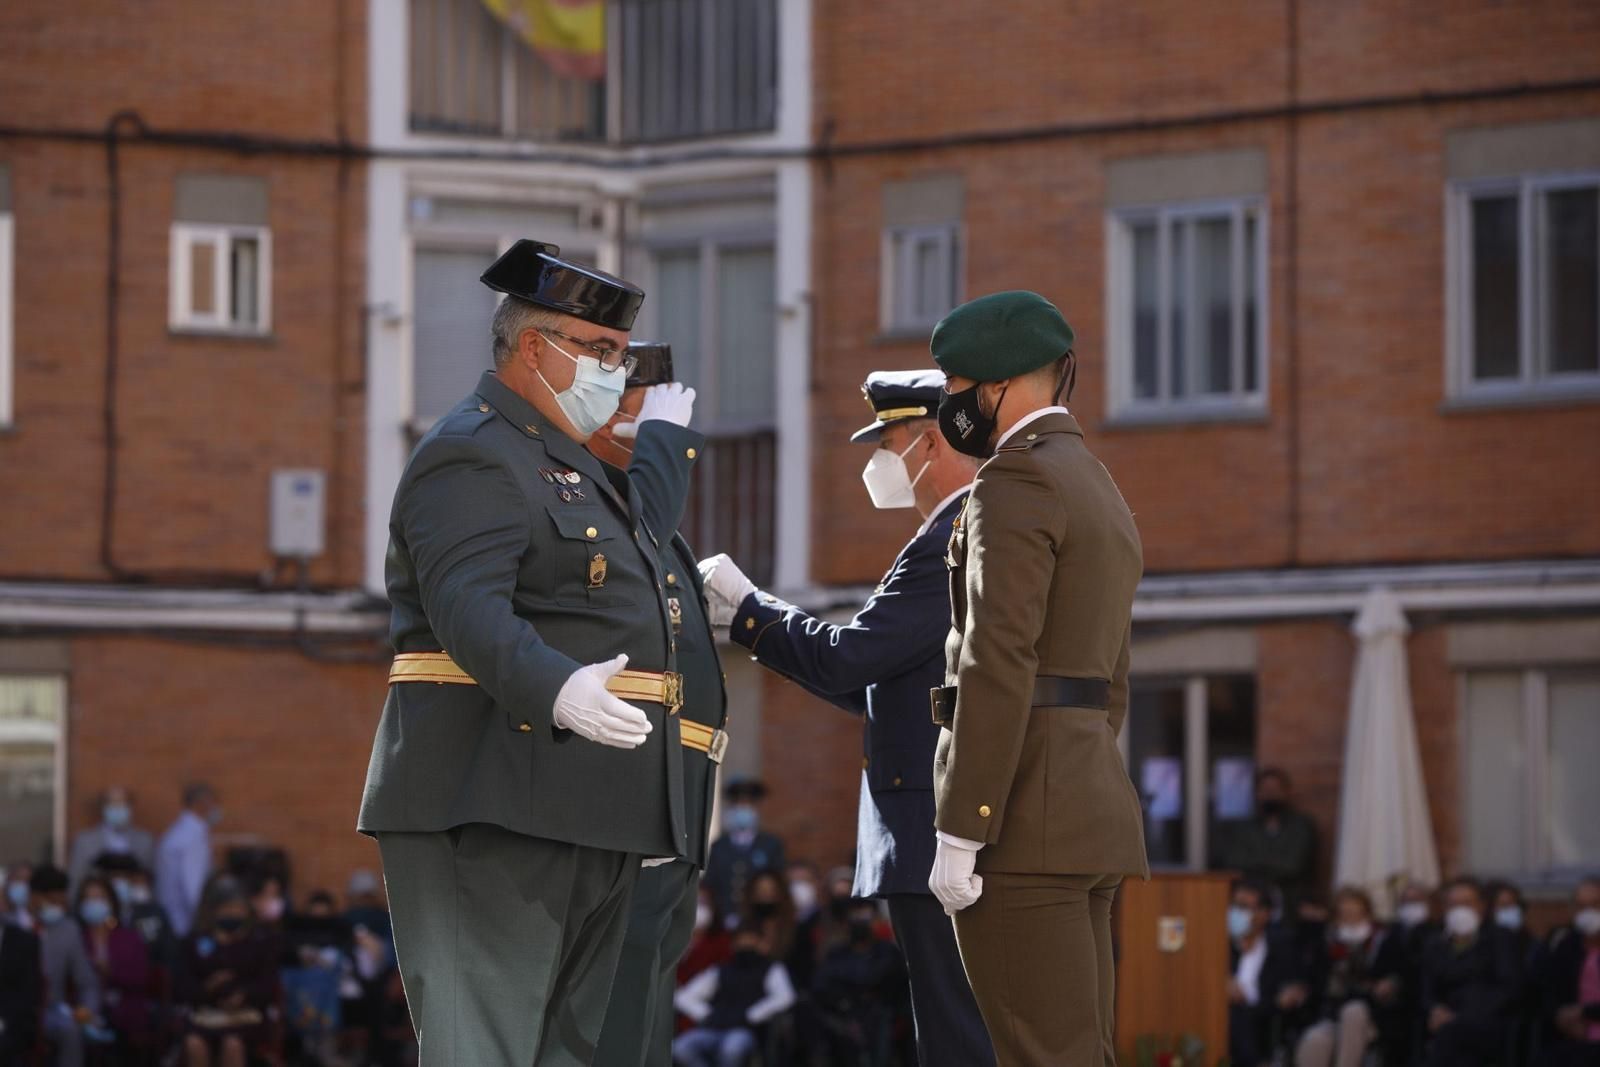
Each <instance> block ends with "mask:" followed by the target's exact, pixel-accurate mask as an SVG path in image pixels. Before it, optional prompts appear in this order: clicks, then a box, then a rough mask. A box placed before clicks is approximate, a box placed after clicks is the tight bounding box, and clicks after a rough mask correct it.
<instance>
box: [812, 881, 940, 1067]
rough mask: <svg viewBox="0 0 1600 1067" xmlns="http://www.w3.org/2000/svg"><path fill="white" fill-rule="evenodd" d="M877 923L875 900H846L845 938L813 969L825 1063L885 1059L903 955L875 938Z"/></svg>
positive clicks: (865, 1066) (898, 1006)
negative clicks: (848, 903)
mask: <svg viewBox="0 0 1600 1067" xmlns="http://www.w3.org/2000/svg"><path fill="white" fill-rule="evenodd" d="M878 925H879V914H878V905H877V903H876V902H875V901H871V900H854V901H851V903H850V908H849V913H848V918H847V929H848V930H849V936H848V939H847V940H846V941H845V942H844V943H843V944H840V945H835V946H834V948H833V949H832V950H831V951H830V952H829V953H828V955H827V957H826V958H825V959H824V960H823V961H822V963H821V964H820V965H818V967H817V975H816V978H815V980H814V981H813V983H812V998H813V1001H814V1002H815V1005H816V1012H817V1016H818V1020H819V1023H820V1030H821V1033H822V1035H823V1037H824V1040H825V1042H826V1050H827V1062H829V1063H851V1064H861V1065H862V1067H886V1065H887V1064H888V1063H889V1057H890V1052H891V1049H892V1047H893V1040H894V1024H895V1019H896V1017H897V1016H899V1015H900V1014H901V1012H902V1011H903V1009H904V1007H905V1001H906V997H907V993H908V989H907V985H906V965H905V959H904V957H903V956H901V954H900V950H899V949H897V948H896V947H895V946H894V944H893V943H891V942H889V941H885V940H884V939H883V938H881V937H880V936H879V934H878ZM919 1062H920V1061H919Z"/></svg>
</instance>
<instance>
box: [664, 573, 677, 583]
mask: <svg viewBox="0 0 1600 1067" xmlns="http://www.w3.org/2000/svg"><path fill="white" fill-rule="evenodd" d="M667 584H668V585H677V584H678V576H677V575H676V574H673V573H672V572H670V571H669V572H667Z"/></svg>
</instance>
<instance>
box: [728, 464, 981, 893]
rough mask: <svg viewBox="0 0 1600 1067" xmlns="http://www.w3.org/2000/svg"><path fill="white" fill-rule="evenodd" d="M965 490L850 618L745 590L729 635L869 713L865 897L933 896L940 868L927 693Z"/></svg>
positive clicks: (934, 675)
mask: <svg viewBox="0 0 1600 1067" xmlns="http://www.w3.org/2000/svg"><path fill="white" fill-rule="evenodd" d="M965 502H966V494H965V493H963V494H962V495H961V496H959V497H957V498H956V499H955V500H952V501H951V502H949V503H948V504H946V505H945V507H944V508H943V509H942V510H941V511H940V512H939V514H938V516H937V517H935V519H934V521H933V523H932V524H931V525H930V526H929V527H928V529H927V531H926V532H924V533H921V534H919V535H917V536H916V537H914V538H912V539H911V542H910V543H909V544H907V545H906V547H905V548H903V549H901V550H900V555H899V557H897V558H896V559H895V561H894V566H892V567H890V568H889V572H888V574H886V575H885V576H884V579H883V582H882V584H880V585H879V586H878V588H877V591H876V592H874V593H873V594H872V598H871V599H870V600H868V601H867V603H866V606H864V607H863V608H862V609H861V611H860V612H859V613H857V615H856V617H855V618H853V619H851V620H850V621H849V622H848V623H846V624H844V625H843V626H836V625H834V624H832V623H827V622H823V621H822V620H821V619H818V618H816V617H815V616H812V615H808V614H806V613H805V612H804V611H801V610H800V609H799V608H797V607H795V606H794V605H793V604H786V603H784V602H783V601H782V600H779V599H778V598H777V597H774V596H772V595H770V594H768V593H755V594H752V595H750V596H748V597H746V598H745V601H744V603H743V604H741V605H740V606H739V613H738V614H737V615H736V616H735V617H734V620H733V626H732V629H731V631H730V636H731V637H732V639H733V641H734V642H735V643H737V644H740V645H743V646H744V647H745V648H748V649H749V650H750V651H751V652H752V653H754V654H755V658H756V659H757V660H758V661H759V662H761V663H762V664H763V665H765V666H767V667H770V668H771V669H772V670H775V671H777V672H778V673H779V674H781V675H783V676H784V677H786V678H789V679H791V680H793V681H795V682H798V683H799V684H800V685H802V686H804V687H805V688H807V689H809V690H811V691H812V692H813V693H815V694H817V695H818V696H820V697H822V698H824V699H825V700H828V701H831V702H832V703H834V704H836V705H838V706H839V707H841V708H843V709H844V710H846V711H848V712H851V713H853V714H856V715H864V716H865V719H864V727H865V728H864V729H863V731H862V741H863V751H862V757H863V758H862V761H861V766H862V770H861V804H860V807H859V809H858V813H857V817H856V882H855V895H856V896H858V897H877V896H888V895H890V894H893V893H927V892H928V874H929V872H930V871H932V869H933V851H934V840H935V839H934V830H933V749H934V743H935V742H936V741H937V740H938V737H939V728H938V727H937V726H935V725H934V724H933V717H932V715H931V713H930V711H929V704H928V690H929V689H931V688H933V687H934V686H938V685H943V684H944V639H945V636H946V635H947V634H948V633H949V632H950V587H949V570H948V569H947V568H946V566H945V561H944V558H945V550H946V548H947V547H948V545H949V541H950V526H951V523H952V522H954V521H955V517H956V515H957V513H958V512H960V510H961V505H962V504H963V503H965Z"/></svg>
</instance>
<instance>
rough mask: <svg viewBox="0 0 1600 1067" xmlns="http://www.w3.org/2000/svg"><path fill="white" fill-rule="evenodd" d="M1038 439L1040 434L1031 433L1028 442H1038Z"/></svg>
mask: <svg viewBox="0 0 1600 1067" xmlns="http://www.w3.org/2000/svg"><path fill="white" fill-rule="evenodd" d="M1038 437H1039V435H1038V434H1036V433H1030V434H1029V435H1028V440H1030V441H1033V440H1037V439H1038Z"/></svg>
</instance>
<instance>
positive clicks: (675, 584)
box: [628, 419, 728, 867]
mask: <svg viewBox="0 0 1600 1067" xmlns="http://www.w3.org/2000/svg"><path fill="white" fill-rule="evenodd" d="M704 448H705V438H704V436H702V435H701V434H699V433H696V432H695V431H693V430H690V429H687V428H685V427H682V426H676V425H674V424H672V423H670V422H665V421H663V420H661V419H651V420H649V421H648V422H642V423H640V424H639V436H638V437H636V438H635V439H634V444H633V460H632V461H631V462H630V463H629V464H628V474H629V476H630V477H631V478H632V479H633V483H634V485H635V486H637V487H638V489H639V497H640V498H641V499H642V500H643V501H644V513H645V519H646V521H647V522H649V523H650V528H651V529H653V530H657V531H666V530H671V531H673V533H672V537H671V540H670V541H669V542H668V543H666V544H664V545H663V546H662V549H661V562H662V565H663V566H665V567H666V570H667V578H666V581H667V596H668V598H669V600H670V599H671V598H676V599H677V601H678V605H679V610H680V612H681V614H680V617H679V624H678V627H677V631H678V632H677V634H676V635H675V636H676V640H677V643H678V670H679V671H681V672H682V673H683V711H682V712H680V713H679V714H680V715H681V716H682V717H683V718H685V719H689V720H692V721H693V722H698V723H702V724H703V725H706V726H709V727H711V728H712V729H714V730H721V729H723V728H724V727H725V726H726V725H727V721H728V715H727V712H728V697H727V691H726V689H725V688H724V685H723V681H722V661H721V659H719V658H718V656H717V639H716V637H715V635H714V634H713V633H712V630H711V619H710V616H709V613H708V612H707V610H706V603H705V590H704V589H703V588H702V587H701V584H700V567H699V565H698V563H697V560H696V557H695V554H694V550H693V549H691V548H690V547H689V543H688V542H687V541H685V540H684V539H683V537H682V536H681V535H680V534H678V533H677V529H678V526H679V525H680V523H681V522H682V519H683V509H684V505H685V502H686V501H687V500H688V498H689V476H690V473H691V472H692V470H693V466H694V461H695V459H696V458H698V457H699V455H700V453H701V451H702V450H703V449H704ZM669 607H670V604H669ZM716 771H717V767H716V764H714V763H712V762H711V757H710V756H709V755H708V754H707V753H704V752H701V751H699V750H697V749H692V748H686V749H684V750H683V786H684V823H685V825H686V827H687V828H688V831H689V845H688V848H687V849H686V850H685V851H684V856H685V857H686V858H687V859H688V860H689V862H690V863H693V864H694V865H695V866H697V867H704V866H705V865H706V854H707V850H708V849H709V847H710V841H711V807H712V802H713V800H714V799H715V796H716V789H717V774H716Z"/></svg>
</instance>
